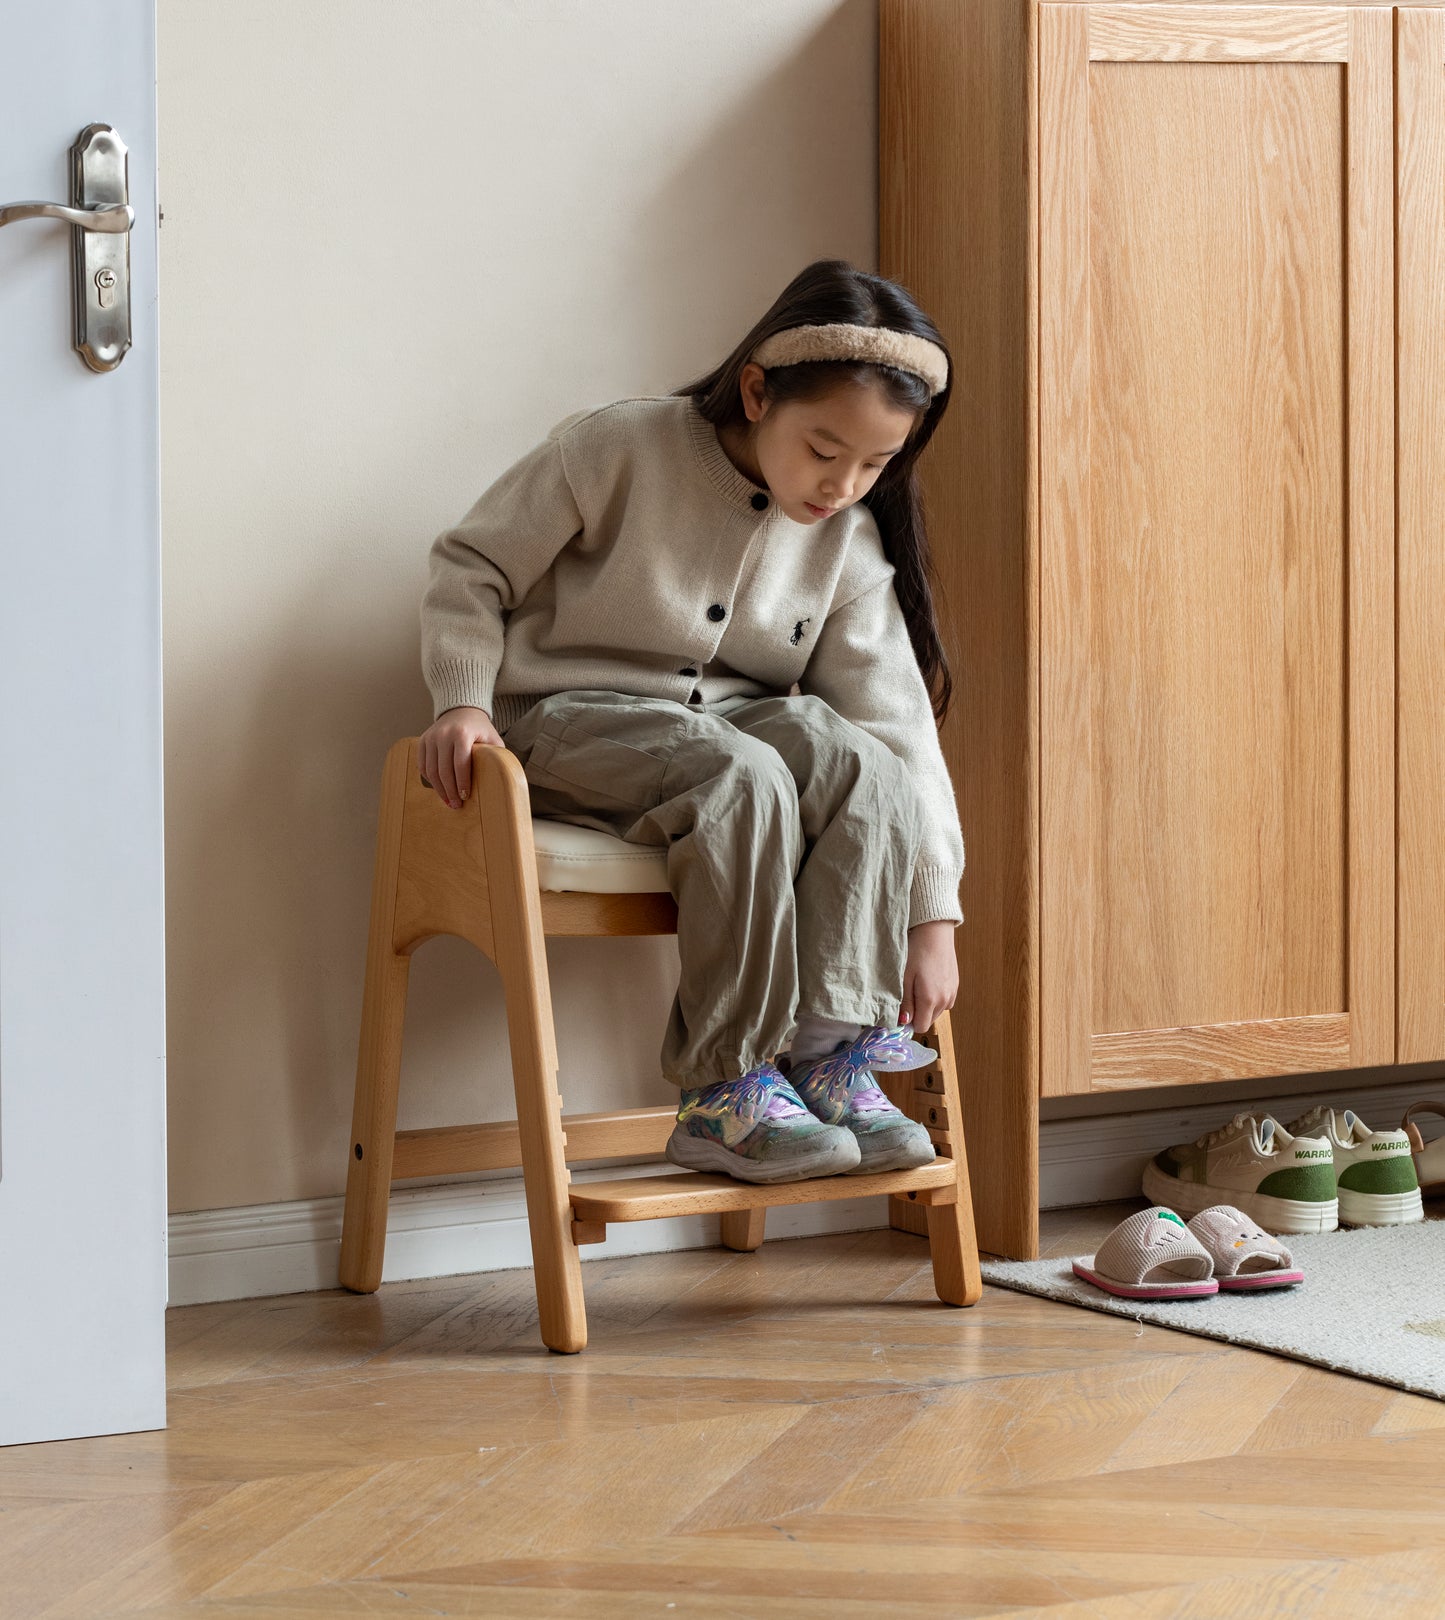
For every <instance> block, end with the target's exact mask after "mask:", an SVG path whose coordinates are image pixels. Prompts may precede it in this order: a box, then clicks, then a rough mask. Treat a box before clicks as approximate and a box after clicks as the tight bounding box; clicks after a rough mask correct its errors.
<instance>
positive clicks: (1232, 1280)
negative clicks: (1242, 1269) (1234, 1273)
mask: <svg viewBox="0 0 1445 1620" xmlns="http://www.w3.org/2000/svg"><path fill="white" fill-rule="evenodd" d="M1304 1280H1305V1274H1304V1272H1302V1271H1251V1272H1248V1273H1246V1275H1245V1276H1243V1277H1221V1278H1220V1279H1219V1286H1220V1287H1221V1288H1226V1289H1228V1290H1229V1292H1230V1293H1232V1294H1244V1293H1248V1292H1249V1291H1250V1290H1252V1289H1256V1288H1284V1287H1286V1286H1287V1285H1288V1284H1289V1283H1302V1282H1303V1281H1304Z"/></svg>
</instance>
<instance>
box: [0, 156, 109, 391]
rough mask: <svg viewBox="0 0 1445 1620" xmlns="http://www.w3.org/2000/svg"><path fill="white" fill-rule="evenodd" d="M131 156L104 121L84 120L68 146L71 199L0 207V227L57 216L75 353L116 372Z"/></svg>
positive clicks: (95, 365)
mask: <svg viewBox="0 0 1445 1620" xmlns="http://www.w3.org/2000/svg"><path fill="white" fill-rule="evenodd" d="M128 156H129V154H128V153H127V151H126V145H125V142H124V141H123V140H121V138H120V136H119V135H117V134H116V132H115V131H114V130H113V129H112V128H111V127H110V125H109V124H87V125H86V126H85V128H84V129H83V130H81V132H80V134H79V135H77V136H76V137H75V144H74V146H72V147H71V148H70V202H69V204H68V205H67V204H65V203H51V202H18V203H9V204H7V205H5V206H4V207H0V226H4V225H13V224H15V223H16V222H17V221H18V220H22V219H59V220H64V221H65V222H66V224H68V225H70V226H71V227H72V229H71V233H70V259H71V269H72V277H71V292H72V298H73V303H74V309H75V338H74V347H75V351H76V353H77V354H78V355H79V356H80V358H81V359H82V360H84V361H85V363H86V365H88V366H89V367H90V369H91V370H92V371H114V370H115V368H116V367H117V366H118V365H119V364H120V363H121V361H122V360H123V359H124V358H125V352H126V350H127V349H128V348H130V229H131V226H132V225H133V224H134V223H135V210H134V209H133V208H132V207H131V205H130V187H129V183H128V176H127V162H128Z"/></svg>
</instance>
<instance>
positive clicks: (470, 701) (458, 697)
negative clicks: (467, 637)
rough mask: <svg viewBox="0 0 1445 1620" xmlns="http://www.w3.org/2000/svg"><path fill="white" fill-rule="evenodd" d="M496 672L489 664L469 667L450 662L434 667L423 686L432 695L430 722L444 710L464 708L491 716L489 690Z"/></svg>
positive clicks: (457, 662)
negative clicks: (481, 710) (462, 706)
mask: <svg viewBox="0 0 1445 1620" xmlns="http://www.w3.org/2000/svg"><path fill="white" fill-rule="evenodd" d="M496 679H497V672H496V670H495V668H493V666H492V665H490V664H476V663H470V662H468V661H466V660H465V659H461V658H452V659H448V660H447V661H446V662H445V663H441V664H433V665H432V667H431V668H430V669H429V670H427V671H426V684H427V688H428V690H429V691H430V692H431V695H432V703H433V709H432V719H433V720H435V719H436V718H437V717H438V716H439V715H440V714H441V713H442V711H443V710H445V709H455V708H456V707H457V706H458V705H459V704H463V703H465V704H467V705H468V706H469V707H470V708H473V709H485V710H486V712H487V713H488V714H489V715H490V714H491V712H492V686H493V684H494V682H495V681H496Z"/></svg>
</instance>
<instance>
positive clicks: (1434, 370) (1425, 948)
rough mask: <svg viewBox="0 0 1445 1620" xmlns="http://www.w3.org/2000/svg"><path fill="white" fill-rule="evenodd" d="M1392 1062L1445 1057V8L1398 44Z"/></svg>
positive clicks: (1410, 14)
mask: <svg viewBox="0 0 1445 1620" xmlns="http://www.w3.org/2000/svg"><path fill="white" fill-rule="evenodd" d="M1395 45H1396V105H1397V109H1398V110H1397V115H1396V116H1397V135H1396V186H1397V188H1398V191H1397V200H1396V230H1397V237H1396V253H1397V255H1398V261H1397V262H1398V278H1397V279H1398V289H1399V304H1398V309H1397V314H1396V323H1397V326H1396V330H1397V340H1396V341H1397V351H1396V361H1397V365H1398V368H1399V372H1398V401H1399V420H1398V471H1397V476H1398V480H1399V497H1398V513H1399V519H1398V521H1399V537H1398V556H1399V570H1400V577H1399V582H1398V590H1397V596H1396V600H1397V604H1398V625H1397V632H1398V637H1399V640H1398V649H1399V661H1400V668H1399V682H1398V698H1397V702H1398V726H1399V778H1398V817H1399V829H1398V830H1399V842H1398V847H1397V853H1398V873H1397V887H1396V892H1397V897H1398V907H1399V912H1398V926H1397V930H1396V939H1397V948H1398V963H1397V966H1398V975H1399V978H1398V985H1399V1007H1398V1036H1397V1048H1396V1061H1397V1062H1399V1063H1420V1062H1426V1061H1430V1060H1434V1059H1439V1058H1445V628H1442V626H1445V477H1442V475H1441V471H1442V468H1445V11H1441V10H1419V11H1402V12H1401V13H1400V15H1399V19H1398V23H1397V28H1396V35H1395Z"/></svg>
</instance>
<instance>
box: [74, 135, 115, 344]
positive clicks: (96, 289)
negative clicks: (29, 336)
mask: <svg viewBox="0 0 1445 1620" xmlns="http://www.w3.org/2000/svg"><path fill="white" fill-rule="evenodd" d="M127 157H128V154H127V151H126V145H125V142H124V141H123V140H121V138H120V136H119V135H117V134H116V132H115V131H114V130H113V129H112V128H111V127H110V125H109V124H87V125H86V127H85V128H84V129H83V130H81V132H80V134H79V135H77V136H76V138H75V145H74V146H72V147H71V149H70V159H71V167H70V200H71V202H72V204H74V205H75V206H76V207H84V206H87V205H94V204H96V203H128V202H129V201H130V195H129V190H130V188H129V176H128V174H127ZM72 231H73V235H72V250H71V251H72V262H73V264H74V267H75V348H76V352H77V353H78V354H79V355H80V357H81V359H82V360H84V361H85V363H86V365H88V366H89V367H90V369H91V370H92V371H114V370H115V368H116V367H117V366H118V365H119V364H120V363H121V361H122V360H123V359H124V358H125V352H126V350H127V349H128V348H130V232H129V231H120V232H117V233H114V234H103V233H101V232H99V231H88V230H86V229H85V228H84V226H81V225H76V226H74V227H72Z"/></svg>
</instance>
